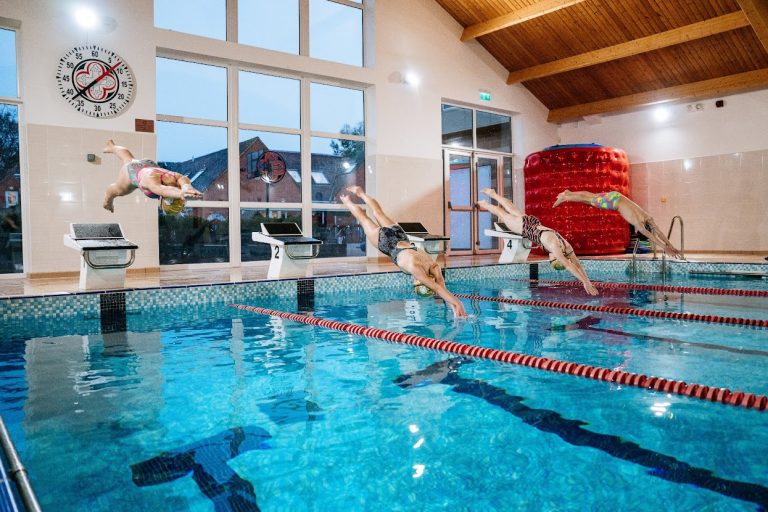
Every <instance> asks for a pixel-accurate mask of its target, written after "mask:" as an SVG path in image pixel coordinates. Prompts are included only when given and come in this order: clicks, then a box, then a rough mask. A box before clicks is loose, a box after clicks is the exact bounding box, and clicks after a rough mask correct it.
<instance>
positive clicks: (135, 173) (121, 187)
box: [104, 139, 203, 215]
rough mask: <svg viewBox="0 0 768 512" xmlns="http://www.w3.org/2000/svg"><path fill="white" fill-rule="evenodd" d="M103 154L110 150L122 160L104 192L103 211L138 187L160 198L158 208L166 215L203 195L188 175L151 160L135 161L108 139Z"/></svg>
mask: <svg viewBox="0 0 768 512" xmlns="http://www.w3.org/2000/svg"><path fill="white" fill-rule="evenodd" d="M104 153H112V154H113V155H115V156H116V157H118V158H119V159H120V160H122V162H123V166H122V167H121V168H120V172H119V173H118V175H117V181H115V182H114V183H112V184H111V185H109V186H108V187H107V191H106V193H105V195H104V208H105V209H106V210H109V211H111V212H114V211H115V205H114V201H115V198H116V197H120V196H127V195H128V194H130V193H131V192H133V191H134V190H136V189H137V188H138V189H139V190H141V191H142V192H144V194H145V195H146V196H147V197H150V198H152V199H160V207H161V208H162V209H163V212H165V213H167V214H169V215H175V214H177V213H179V212H181V211H182V210H183V209H184V205H185V202H186V199H188V198H194V199H199V198H201V197H203V194H202V192H200V191H199V190H196V189H195V188H194V187H193V186H192V184H191V182H190V180H189V178H188V177H186V176H184V175H183V174H179V173H177V172H173V171H169V170H167V169H163V168H162V167H158V165H157V162H154V161H152V160H136V159H135V158H134V156H133V153H131V152H130V150H128V148H126V147H124V146H117V145H115V143H114V141H112V140H111V139H110V140H108V141H107V145H106V147H105V148H104Z"/></svg>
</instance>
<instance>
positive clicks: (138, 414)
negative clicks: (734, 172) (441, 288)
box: [0, 279, 768, 512]
mask: <svg viewBox="0 0 768 512" xmlns="http://www.w3.org/2000/svg"><path fill="white" fill-rule="evenodd" d="M672 284H677V285H687V286H713V285H720V284H722V281H721V280H701V279H696V280H695V283H680V282H678V283H672ZM729 284H730V283H729ZM761 285H762V283H760V284H757V283H756V282H754V280H753V281H749V282H746V281H745V282H743V283H738V285H737V286H731V287H732V288H748V287H750V286H751V287H755V288H753V289H761V288H759V287H760V286H761ZM762 286H763V287H764V285H762ZM451 288H452V289H453V290H455V291H456V292H458V293H468V294H474V295H482V296H496V297H498V296H509V297H513V298H526V299H535V300H543V301H555V302H574V303H588V304H595V305H619V306H622V307H632V308H644V309H659V310H665V311H675V312H707V313H711V314H717V315H724V316H739V317H748V318H758V319H768V299H766V298H749V297H732V296H716V295H693V294H679V293H663V292H649V291H642V290H640V291H638V290H606V291H603V293H602V294H601V296H600V297H598V298H590V297H587V296H586V295H585V294H584V293H583V291H582V290H581V289H580V288H579V287H572V286H564V285H547V284H533V285H532V284H530V283H527V282H522V281H513V280H504V279H497V280H486V281H464V282H460V283H452V284H451ZM762 289H764V288H762ZM242 302H243V303H246V304H250V305H258V306H262V307H268V308H272V309H278V310H284V311H292V312H295V311H297V304H296V300H295V299H293V300H287V299H270V300H266V301H265V300H243V301H242ZM464 303H465V305H466V307H467V311H468V312H469V313H470V314H471V318H470V319H469V320H467V321H461V322H454V320H453V319H452V317H451V313H450V310H449V309H448V308H446V307H445V306H444V305H443V304H442V303H441V302H438V301H436V300H434V299H415V297H414V295H413V294H412V293H411V292H409V291H407V290H382V289H378V290H375V291H373V292H371V293H349V294H328V295H319V296H317V297H316V298H315V301H314V309H313V311H312V314H313V315H314V316H316V317H322V318H328V319H333V320H339V321H342V322H348V323H356V324H361V325H369V326H372V327H378V328H382V329H388V330H393V331H398V332H406V333H412V334H419V335H422V336H427V337H432V338H440V339H452V340H454V341H457V342H461V343H467V344H476V345H483V346H488V347H493V348H500V349H504V350H510V351H516V352H523V353H528V354H533V355H537V356H544V357H548V358H554V359H562V360H568V361H575V362H579V363H585V364H590V365H595V366H601V367H608V368H620V369H623V370H625V371H629V372H637V373H643V374H648V375H656V376H661V377H666V378H673V379H677V380H685V381H687V382H692V383H700V384H707V385H710V386H718V387H727V388H729V389H732V390H735V389H739V390H743V391H750V392H753V393H759V394H766V393H768V379H766V377H768V369H766V368H768V365H767V364H766V363H768V329H759V328H747V327H738V326H728V325H719V324H711V323H701V322H688V321H676V320H665V319H652V318H644V317H631V316H623V315H610V314H603V313H592V312H580V311H569V310H558V309H543V308H531V307H522V306H514V305H509V304H499V303H493V302H471V301H466V300H465V301H464ZM127 323H128V331H127V332H116V333H102V332H101V330H100V325H99V322H98V320H94V319H89V318H74V319H72V320H71V321H70V320H67V321H65V322H62V321H61V320H58V321H55V322H49V323H46V322H37V323H36V325H29V324H27V325H24V326H17V327H15V328H14V329H13V330H10V329H5V328H4V329H3V334H2V337H3V339H2V343H1V344H0V351H2V357H1V358H0V359H1V362H0V364H1V366H0V386H1V387H2V401H1V402H0V414H2V416H3V418H4V420H5V422H6V424H7V425H8V427H9V430H10V432H11V435H12V437H13V439H14V441H15V442H16V445H17V449H18V451H19V453H20V456H21V459H22V460H23V462H24V464H25V466H26V467H27V469H28V471H29V475H30V478H31V481H32V484H33V486H34V488H35V490H36V492H37V495H38V498H39V500H40V502H41V504H42V506H43V509H44V510H56V511H79V510H89V511H102V510H103V511H110V512H117V511H123V510H125V511H133V510H194V511H198V510H199V511H208V510H238V511H239V510H257V509H261V510H264V511H271V510H275V511H282V510H288V511H298V510H320V511H325V510H328V511H335V510H370V511H379V510H381V511H390V510H418V511H423V510H445V509H449V508H450V509H457V510H471V511H485V510H523V511H571V510H572V511H582V510H593V511H609V510H610V511H614V510H675V511H690V510H706V511H721V510H722V511H741V510H760V509H761V507H762V508H763V509H764V508H765V507H766V505H768V457H766V455H765V447H766V446H768V428H766V427H768V412H758V411H753V410H744V409H741V408H738V407H732V406H725V405H720V404H713V403H708V402H703V401H698V400H693V399H687V398H683V397H679V396H675V395H666V394H663V393H657V392H651V391H647V390H642V389H636V388H627V387H623V386H619V385H615V384H609V383H605V382H599V381H593V380H589V379H583V378H578V377H573V376H568V375H560V374H554V373H549V372H545V371H542V370H536V369H532V368H527V367H519V366H513V365H504V364H500V363H493V362H489V361H482V360H476V361H467V360H463V359H461V358H456V357H451V356H449V355H447V354H442V353H439V352H435V351H429V350H424V349H419V348H414V347H409V346H404V345H398V344H394V343H388V342H384V341H380V340H374V339H368V338H361V337H359V336H355V335H351V334H346V333H341V332H335V331H329V330H324V329H321V328H318V327H312V326H307V325H303V324H298V323H295V322H291V321H287V320H281V319H278V318H270V317H267V316H263V315H258V314H254V313H250V312H247V311H242V310H236V309H233V308H230V307H227V306H226V305H225V304H221V305H214V306H207V307H204V308H203V307H189V306H184V305H180V306H179V307H178V308H177V309H163V308H159V309H153V310H148V311H135V312H130V313H129V315H128V317H127ZM257 507H258V508H257Z"/></svg>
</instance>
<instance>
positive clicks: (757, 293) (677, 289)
mask: <svg viewBox="0 0 768 512" xmlns="http://www.w3.org/2000/svg"><path fill="white" fill-rule="evenodd" d="M512 281H524V282H529V283H543V284H555V285H565V286H579V287H580V286H581V283H580V282H578V281H548V280H544V279H512ZM592 284H594V285H595V288H605V289H614V290H617V289H618V290H651V291H655V292H671V293H695V294H699V295H739V296H742V297H768V290H725V289H722V288H703V287H699V286H664V285H660V284H634V283H605V282H599V281H597V282H596V281H592Z"/></svg>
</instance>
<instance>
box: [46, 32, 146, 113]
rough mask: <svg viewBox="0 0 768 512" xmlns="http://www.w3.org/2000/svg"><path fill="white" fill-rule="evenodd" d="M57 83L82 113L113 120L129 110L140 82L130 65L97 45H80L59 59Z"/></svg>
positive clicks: (68, 99) (68, 101)
mask: <svg viewBox="0 0 768 512" xmlns="http://www.w3.org/2000/svg"><path fill="white" fill-rule="evenodd" d="M56 80H57V82H58V84H59V92H60V93H61V96H62V97H63V98H64V99H65V100H67V103H69V104H70V105H72V106H73V107H74V108H75V109H76V110H77V111H78V112H80V113H82V114H85V115H87V116H93V117H112V116H115V115H117V114H119V113H120V112H122V111H123V110H125V109H126V107H128V105H130V103H131V100H133V94H134V91H135V89H136V81H135V79H134V77H133V72H132V71H131V68H130V67H128V64H126V62H125V61H124V60H123V59H122V57H120V56H119V55H118V54H116V53H115V52H113V51H110V50H105V49H104V48H101V47H100V46H96V45H85V46H77V47H75V48H72V49H71V50H69V51H68V52H67V53H66V54H64V56H63V57H62V58H61V59H60V60H59V67H58V68H57V69H56Z"/></svg>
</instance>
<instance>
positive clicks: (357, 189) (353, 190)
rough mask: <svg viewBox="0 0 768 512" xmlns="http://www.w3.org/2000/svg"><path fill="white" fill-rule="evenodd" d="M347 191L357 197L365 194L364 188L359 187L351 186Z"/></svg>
mask: <svg viewBox="0 0 768 512" xmlns="http://www.w3.org/2000/svg"><path fill="white" fill-rule="evenodd" d="M347 190H348V191H349V192H351V193H352V194H355V195H356V196H359V195H360V194H361V193H362V192H363V189H362V187H360V186H359V185H350V186H348V187H347Z"/></svg>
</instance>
